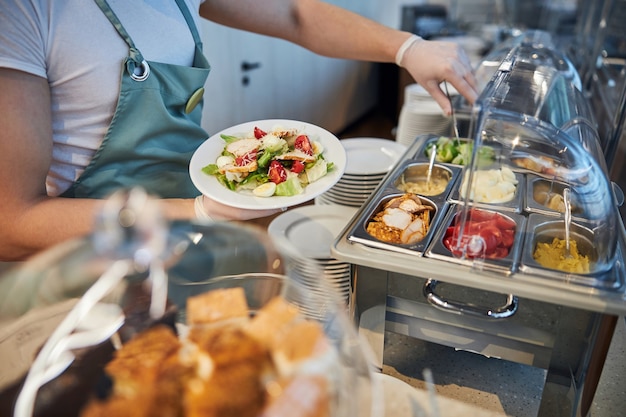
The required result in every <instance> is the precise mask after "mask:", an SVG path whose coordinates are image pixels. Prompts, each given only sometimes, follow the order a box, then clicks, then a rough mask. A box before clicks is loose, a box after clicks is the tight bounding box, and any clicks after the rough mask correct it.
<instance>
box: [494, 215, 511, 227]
mask: <svg viewBox="0 0 626 417" xmlns="http://www.w3.org/2000/svg"><path fill="white" fill-rule="evenodd" d="M496 224H497V226H498V228H500V229H501V230H507V229H513V230H515V226H516V225H515V221H513V220H512V219H509V218H508V217H506V216H503V215H501V214H498V216H497V217H496Z"/></svg>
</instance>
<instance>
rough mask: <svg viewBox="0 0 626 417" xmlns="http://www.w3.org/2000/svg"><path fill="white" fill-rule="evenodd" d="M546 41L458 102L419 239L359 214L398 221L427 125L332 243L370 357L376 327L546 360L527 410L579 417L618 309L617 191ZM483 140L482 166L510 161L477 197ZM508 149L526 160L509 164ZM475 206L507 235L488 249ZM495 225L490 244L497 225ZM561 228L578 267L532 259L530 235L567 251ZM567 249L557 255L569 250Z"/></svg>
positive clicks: (567, 70)
mask: <svg viewBox="0 0 626 417" xmlns="http://www.w3.org/2000/svg"><path fill="white" fill-rule="evenodd" d="M544 40H545V39H543V38H542V36H537V34H530V35H529V36H527V37H525V38H522V39H521V40H519V41H517V43H515V44H514V45H513V46H512V47H511V49H510V51H508V50H507V51H508V52H506V53H504V55H505V56H499V57H497V61H498V62H499V63H498V65H497V66H492V67H491V68H487V70H488V71H491V72H493V73H494V74H493V76H492V77H491V80H490V81H489V83H488V85H487V86H486V87H485V90H484V91H483V93H482V95H481V97H479V100H478V102H477V104H476V105H475V106H474V107H473V109H472V110H470V112H469V118H470V119H471V120H470V128H469V129H468V133H467V135H468V136H467V137H468V138H469V142H470V143H472V144H473V146H474V148H473V150H472V151H471V152H470V154H469V156H471V158H468V159H467V160H466V161H464V163H463V164H462V165H463V166H462V167H461V172H460V173H459V172H456V168H455V166H458V165H455V164H453V163H450V162H442V161H437V162H436V165H435V166H440V167H441V168H444V169H450V171H451V175H450V176H449V179H450V186H448V187H447V188H446V189H445V190H443V191H442V192H441V194H440V195H438V196H427V195H423V194H419V193H418V196H419V198H420V200H419V204H418V205H419V206H420V207H421V209H422V210H426V211H428V212H429V213H430V214H429V216H428V217H426V220H425V221H426V223H430V228H429V229H428V231H427V232H425V233H424V236H423V238H422V239H421V240H419V239H418V240H417V241H415V242H414V241H412V240H410V239H409V240H407V241H405V240H401V241H397V240H396V241H391V240H386V239H387V237H388V236H386V235H385V233H388V234H389V230H390V229H389V228H388V227H387V226H385V225H382V226H381V225H380V224H379V225H376V226H374V227H373V228H371V229H370V223H376V222H380V221H383V222H384V221H385V220H384V219H383V220H381V219H382V217H381V216H382V215H384V214H388V215H389V221H390V222H391V223H393V222H394V221H395V222H397V221H398V219H400V218H401V217H394V216H395V215H398V214H397V212H395V211H394V210H396V208H398V207H399V204H400V202H401V201H402V199H404V198H405V197H403V196H406V195H407V194H406V193H405V191H404V190H403V189H401V188H399V185H400V184H401V183H402V182H404V181H408V180H409V179H411V180H413V178H412V173H411V169H413V167H414V166H416V165H417V164H424V163H428V162H429V158H427V155H428V152H427V149H428V144H429V143H432V142H433V141H434V140H436V139H437V138H434V137H433V136H432V135H423V136H419V137H417V138H416V140H415V142H414V143H413V145H412V146H410V147H409V149H408V150H407V152H406V153H405V154H404V155H403V157H402V158H401V159H400V161H398V163H397V164H396V166H395V167H394V168H393V169H392V170H391V171H390V172H389V174H388V175H387V176H386V178H385V179H384V180H383V181H382V182H381V185H380V186H379V187H378V189H377V190H376V191H375V192H374V193H373V194H372V195H371V196H370V198H369V199H368V200H367V201H366V202H365V203H364V205H363V206H362V207H361V209H360V210H359V211H358V212H357V213H356V215H355V216H354V217H353V219H352V221H351V222H350V224H348V226H347V227H346V228H345V229H344V230H343V232H342V233H341V234H340V235H339V237H338V238H337V240H336V241H335V242H334V244H333V247H332V248H331V252H332V255H333V256H334V257H335V258H337V259H339V260H342V261H346V262H350V263H352V264H353V265H354V267H353V271H354V272H353V281H354V282H353V285H354V286H353V288H354V294H353V300H352V304H351V305H352V310H353V315H354V319H355V321H356V323H357V324H358V325H359V329H360V331H361V333H362V334H364V335H365V336H366V338H367V339H368V340H369V341H370V344H371V345H372V348H373V350H374V352H375V353H376V362H377V363H376V364H377V365H378V366H379V367H382V364H383V359H382V358H383V352H384V334H385V332H386V331H389V332H395V333H400V334H404V335H408V336H411V337H414V338H418V339H421V340H425V341H429V342H435V343H439V344H442V345H446V346H451V347H454V348H455V349H460V350H466V351H471V352H476V353H479V354H483V355H486V356H488V357H496V358H501V359H505V360H509V361H514V362H518V363H522V364H526V365H531V366H535V367H538V368H542V369H545V370H547V374H546V380H545V385H544V389H543V395H542V400H541V404H540V408H539V414H540V415H541V416H551V417H554V416H578V415H581V413H582V415H584V413H586V412H587V410H588V407H589V402H590V398H592V397H593V393H594V391H595V382H597V377H598V376H597V372H596V370H597V369H596V368H600V369H601V367H602V364H603V360H604V357H603V353H604V348H605V347H604V343H605V342H606V339H607V337H606V333H608V334H609V340H610V331H611V323H613V325H614V320H615V316H623V315H625V314H626V283H625V277H626V270H625V265H624V253H625V251H626V230H625V228H624V224H623V222H622V220H621V217H620V216H619V214H618V206H619V204H621V203H622V200H623V195H622V193H621V190H620V189H619V188H618V187H617V186H615V184H613V183H611V182H610V181H609V180H608V173H607V170H606V166H605V164H604V158H603V156H602V152H601V151H600V146H599V140H598V136H597V132H596V131H595V130H594V127H593V126H594V125H595V123H594V121H593V116H591V112H590V111H589V108H588V107H587V103H586V100H585V99H584V98H583V97H582V94H581V93H580V90H578V88H579V87H578V85H579V83H577V82H576V81H577V80H576V74H575V73H572V72H571V66H568V65H565V66H562V65H561V64H562V62H561V61H562V59H561V58H559V59H555V57H558V56H561V55H559V54H558V51H554V50H550V51H547V52H550V53H547V52H546V50H547V49H550V45H549V44H547V43H546V42H544ZM492 58H493V57H491V58H489V59H492ZM494 59H495V58H494ZM487 64H489V65H493V62H487ZM483 150H489V151H490V152H489V153H490V154H491V155H492V157H493V158H492V160H490V161H489V162H488V163H487V165H488V168H490V169H494V170H496V171H498V170H501V172H500V174H502V175H504V171H505V170H507V172H509V171H511V173H507V176H508V177H510V180H511V181H512V183H514V184H515V191H514V194H512V195H511V196H510V198H508V199H506V200H502V201H497V202H489V201H487V202H484V201H481V200H480V197H479V196H480V195H481V194H480V192H479V191H480V190H479V189H478V187H477V186H476V183H475V182H473V180H472V178H478V171H481V170H483V168H484V167H483V166H481V161H480V156H479V155H480V154H481V151H483ZM520 156H521V157H522V159H524V160H525V161H526V162H529V161H530V162H532V163H531V164H528V163H523V164H518V163H517V162H516V160H517V159H518V158H519V157H520ZM482 162H483V163H484V161H482ZM546 162H547V164H546ZM414 177H415V178H417V177H416V176H414ZM540 181H545V182H547V183H548V187H549V188H548V191H549V192H550V193H552V192H554V193H556V194H559V196H562V197H563V198H565V199H566V200H567V201H566V205H567V208H568V209H567V210H565V211H566V214H567V215H564V214H563V213H562V212H561V211H560V210H556V209H547V208H545V207H540V206H541V205H540V204H536V203H537V201H533V191H534V187H535V186H536V185H537V184H539V182H540ZM462 183H463V184H465V185H461V184H462ZM472 186H473V187H475V188H472V189H470V188H469V187H472ZM559 187H560V188H559ZM565 188H567V189H568V191H567V193H566V192H564V191H563V189H565ZM462 190H465V191H464V192H463V193H462ZM557 190H558V191H557ZM468 191H469V192H468ZM570 192H571V195H572V199H571V200H570V195H569V193H570ZM566 194H567V197H566ZM391 200H394V202H393V203H391ZM574 203H575V204H574ZM388 204H391V205H388ZM424 206H427V207H426V208H424ZM574 206H576V209H574ZM389 207H391V208H390V209H389ZM388 209H389V210H391V211H386V210H388ZM481 211H482V213H483V214H485V213H487V214H488V215H489V216H497V217H490V220H493V221H496V220H494V219H500V220H503V222H504V223H506V224H507V225H508V226H503V227H504V228H505V229H507V231H506V234H507V236H508V238H507V239H506V240H507V241H508V242H507V245H505V247H504V248H501V247H500V246H498V248H495V249H494V247H493V245H492V247H491V250H494V251H496V252H488V251H487V249H486V248H489V247H490V243H489V237H488V236H487V237H485V236H484V235H480V234H479V233H478V232H476V231H472V230H473V226H472V224H471V222H470V220H472V221H473V217H472V216H474V213H476V212H481ZM398 216H402V214H400V215H398ZM568 216H570V217H571V218H570V219H568ZM456 218H459V219H460V220H459V221H456ZM394 219H395V220H394ZM412 219H415V216H413V217H412ZM412 221H413V222H415V220H412ZM420 221H421V220H419V221H418V222H417V223H419V222H420ZM411 224H412V225H414V224H415V223H411ZM459 225H460V226H459ZM376 228H378V229H379V230H382V231H383V232H381V233H382V234H380V235H377V234H376V233H378V232H376ZM459 228H460V231H459V230H458V229H459ZM405 230H406V229H405ZM375 232H376V233H375ZM464 233H465V234H464ZM472 233H473V234H472ZM493 233H496V234H497V236H498V245H500V243H501V242H502V241H504V240H505V239H504V237H503V236H504V235H505V231H504V230H500V231H496V232H493ZM500 234H502V236H500ZM400 236H401V238H402V239H404V238H405V237H406V236H405V233H404V232H403V233H402V234H401V235H400ZM570 237H571V238H572V239H573V240H574V241H576V242H577V244H578V248H579V249H580V251H581V253H582V252H585V253H586V256H587V255H588V259H587V260H588V261H589V264H588V266H587V267H588V268H589V269H583V270H577V271H575V270H563V269H561V267H560V266H559V267H555V266H545V265H541V264H540V262H539V260H538V255H537V252H536V250H537V248H538V247H539V244H549V243H550V242H552V241H554V243H556V242H557V241H559V240H560V242H561V243H563V242H568V243H567V244H566V247H567V248H569V245H570V243H569V242H573V241H572V240H570ZM455 239H456V240H455ZM572 244H574V243H572ZM476 245H477V246H476ZM476 247H478V248H480V249H479V250H478V251H477V252H476V253H473V252H472V251H473V250H474V249H475V248H476ZM498 250H499V251H500V252H497V251H498ZM568 250H569V249H568ZM568 253H570V252H566V253H565V255H564V256H565V258H570V257H571V256H573V255H568ZM566 261H567V259H566ZM607 329H608V330H607ZM433 360H436V358H433Z"/></svg>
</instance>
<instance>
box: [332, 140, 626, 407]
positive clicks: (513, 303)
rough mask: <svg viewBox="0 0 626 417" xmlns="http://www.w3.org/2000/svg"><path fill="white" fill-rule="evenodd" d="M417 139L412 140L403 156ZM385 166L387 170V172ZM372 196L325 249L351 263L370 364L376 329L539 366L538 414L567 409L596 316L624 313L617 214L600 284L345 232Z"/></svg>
mask: <svg viewBox="0 0 626 417" xmlns="http://www.w3.org/2000/svg"><path fill="white" fill-rule="evenodd" d="M427 139H428V137H423V138H421V140H418V141H416V142H415V144H414V145H413V146H412V147H411V148H410V149H409V150H408V151H407V153H406V154H405V156H404V158H405V159H406V158H411V157H412V156H413V155H415V153H416V151H417V150H418V149H421V148H422V147H423V144H424V141H426V140H427ZM401 165H402V162H400V163H399V164H398V166H401ZM394 175H397V170H396V171H392V172H390V173H389V175H388V177H387V179H390V178H392V177H394ZM377 198H378V197H377V194H376V193H375V194H373V195H372V197H371V198H370V200H368V202H366V203H365V205H364V206H363V209H362V210H361V211H360V212H359V213H357V214H356V215H355V217H354V218H353V219H352V221H351V222H350V224H348V226H347V227H346V228H345V229H344V231H343V232H342V233H341V234H340V235H339V238H338V239H337V240H336V242H335V244H334V246H333V247H332V253H333V256H334V257H336V258H337V259H340V260H343V261H346V262H350V263H352V264H353V281H354V282H353V288H354V293H353V300H352V302H351V305H352V308H353V315H354V318H355V322H356V323H357V325H358V326H359V330H360V332H361V333H362V334H363V335H364V336H365V338H366V339H367V340H368V341H369V342H370V345H371V347H372V350H373V351H374V352H375V354H376V365H377V366H379V367H381V368H382V364H383V359H382V358H383V352H384V332H385V331H390V332H395V333H399V334H404V335H407V336H411V337H415V338H418V339H421V340H425V341H428V342H434V343H439V344H442V345H446V346H451V347H454V348H456V349H461V350H466V351H471V352H476V353H478V354H482V355H486V356H488V357H494V358H501V359H505V360H510V361H514V362H517V363H522V364H526V365H531V366H535V367H539V368H542V369H546V370H547V376H546V383H545V386H544V393H543V397H542V401H541V406H540V415H541V416H575V415H577V414H576V413H577V412H580V406H581V401H582V393H583V390H584V388H585V386H584V385H585V380H586V377H587V376H588V373H589V366H590V364H591V363H592V361H593V360H594V359H593V358H594V350H595V348H596V345H597V343H598V342H599V340H598V338H599V332H600V331H601V327H602V323H603V321H604V320H605V318H606V317H607V315H608V316H612V315H620V316H623V315H625V314H626V293H625V291H626V285H625V283H624V277H625V274H624V261H623V257H622V255H621V254H622V253H623V251H624V250H625V248H626V231H625V229H624V225H623V223H622V222H621V221H620V224H619V233H618V243H619V245H618V256H617V258H616V261H615V264H614V266H613V270H614V271H615V273H616V275H615V277H616V278H615V279H616V281H615V285H614V286H613V287H611V288H602V287H593V286H588V285H580V284H577V283H572V282H571V281H568V280H567V279H563V280H560V279H559V280H555V279H550V278H546V277H545V276H542V275H536V274H532V273H525V272H519V271H518V272H515V273H512V274H503V273H502V272H501V271H489V270H485V269H483V270H480V269H475V268H473V267H471V266H468V265H464V264H461V263H456V262H452V261H450V260H444V259H437V258H430V257H427V256H422V255H420V254H417V255H416V254H411V253H408V252H407V251H392V250H388V249H384V248H379V247H374V246H368V245H366V244H363V243H358V242H354V241H351V240H350V239H349V237H350V234H351V232H352V231H353V230H354V228H355V227H356V226H357V225H358V224H359V222H361V220H362V218H363V214H364V213H366V212H367V210H368V207H369V206H372V205H374V206H375V205H376V204H374V203H375V202H376V199H377ZM433 360H436V358H433ZM600 365H601V364H600Z"/></svg>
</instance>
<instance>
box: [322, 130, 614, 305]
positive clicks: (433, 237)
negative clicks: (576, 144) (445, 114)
mask: <svg viewBox="0 0 626 417" xmlns="http://www.w3.org/2000/svg"><path fill="white" fill-rule="evenodd" d="M438 137H439V136H435V135H422V136H419V137H418V138H417V139H416V140H415V142H414V143H413V144H412V145H411V146H410V147H409V149H408V150H407V152H405V154H404V156H403V157H402V158H401V160H400V161H398V163H397V165H396V167H395V168H393V169H392V171H391V172H390V173H389V174H388V175H387V176H386V177H385V178H384V179H383V181H382V182H381V183H380V185H379V188H377V190H376V191H375V192H374V193H373V194H372V195H371V196H370V198H369V199H368V200H367V201H366V203H365V204H364V205H363V206H362V207H361V209H360V210H359V211H358V212H357V214H356V215H355V216H354V217H353V221H352V222H351V223H350V224H349V225H347V227H346V229H345V230H344V234H343V235H340V236H339V237H338V241H337V242H336V243H335V246H334V247H333V248H332V249H331V250H332V252H333V254H334V256H336V257H337V258H338V259H342V260H347V261H350V262H352V263H356V264H363V265H367V266H372V267H377V265H379V266H382V267H385V268H387V269H389V270H394V271H397V272H402V271H406V273H411V271H415V268H416V267H417V266H416V265H419V267H417V268H418V269H419V270H422V271H423V273H429V271H430V274H431V275H432V276H433V278H436V279H442V280H444V281H446V280H448V281H451V282H457V283H459V284H462V285H468V286H475V287H482V285H481V283H480V282H482V281H481V280H484V278H485V277H487V276H492V277H494V278H495V279H496V281H492V282H491V285H492V287H493V288H494V289H497V288H499V287H500V286H501V285H502V282H504V281H502V282H500V281H498V277H499V278H502V277H508V278H509V279H513V280H514V281H515V282H516V283H517V284H516V286H514V287H515V288H521V289H522V290H520V291H518V292H519V295H524V294H526V295H528V294H532V296H531V297H532V298H542V297H544V296H545V297H546V299H549V297H550V296H551V297H552V299H554V298H557V299H559V300H560V299H561V298H563V297H564V294H569V295H568V297H570V298H569V299H568V303H569V302H570V301H571V300H575V299H576V296H573V295H572V293H573V294H574V295H579V294H581V295H582V296H583V297H584V296H585V295H589V294H590V293H589V291H590V290H591V291H592V293H597V292H598V291H602V292H605V293H609V294H610V295H611V297H614V296H619V294H620V291H621V292H623V291H624V290H625V289H626V282H624V275H626V271H625V265H624V262H623V260H622V256H623V254H624V248H623V246H624V245H625V244H626V243H625V242H626V235H625V233H626V231H624V230H622V229H623V223H622V222H621V221H620V223H619V226H620V233H619V236H620V241H619V244H618V246H619V247H620V248H621V249H619V250H617V251H616V253H615V262H614V267H613V268H612V269H611V270H609V271H603V272H602V273H601V274H591V275H589V276H575V275H573V274H568V273H562V272H559V271H555V270H550V269H545V268H542V267H540V266H539V265H538V264H537V263H536V262H535V261H534V260H533V259H532V253H533V246H532V245H533V244H534V242H535V240H534V238H533V233H535V231H534V229H533V227H535V225H536V223H535V221H533V222H530V221H529V219H532V218H533V217H532V216H535V215H540V214H539V213H535V212H534V209H532V210H531V209H528V207H527V199H526V194H527V192H528V191H527V190H528V187H529V181H531V180H532V179H534V178H535V177H536V175H532V174H530V173H529V172H522V171H520V170H515V169H513V168H514V167H511V169H512V170H513V171H514V172H515V173H516V174H517V175H519V176H520V179H521V183H520V184H518V193H517V194H518V195H519V200H518V199H517V198H516V199H515V202H516V203H515V204H519V208H518V209H516V208H515V207H514V204H510V205H508V206H503V205H486V206H485V207H478V206H474V207H476V208H481V209H486V210H492V211H496V212H498V213H500V214H503V215H505V216H508V217H510V218H512V219H514V220H515V221H516V223H517V225H518V227H517V229H516V243H515V247H514V248H512V250H511V253H510V255H509V256H507V257H506V258H505V259H501V260H491V259H489V260H487V259H486V260H484V261H482V262H477V261H472V260H469V261H468V260H463V259H459V258H457V257H454V256H453V255H452V253H451V252H450V251H449V250H448V249H447V248H445V246H443V244H442V242H441V239H442V237H443V236H444V234H445V229H446V228H447V225H448V224H449V222H450V221H451V216H453V215H454V214H455V212H457V208H458V207H459V206H462V205H463V202H462V201H461V202H460V204H459V203H456V202H455V201H456V199H455V198H454V196H455V193H458V187H460V183H461V179H462V178H461V177H462V175H463V172H464V170H463V167H460V166H456V165H452V164H446V163H442V164H441V165H444V166H446V167H449V168H451V169H454V170H455V171H456V172H457V176H456V181H455V182H454V183H453V184H452V183H451V184H449V186H450V187H451V188H450V189H449V192H448V195H447V197H445V199H443V198H441V199H439V198H438V199H432V198H428V199H431V200H433V203H434V204H436V205H437V208H438V212H437V214H436V216H435V217H434V218H433V219H432V223H431V228H430V230H429V233H428V236H427V237H426V238H425V239H424V240H423V241H422V242H419V244H416V245H413V246H406V245H396V244H391V243H386V242H382V241H379V240H377V239H375V238H374V237H372V236H371V235H369V234H368V233H367V232H366V231H365V226H366V224H367V221H368V220H369V219H370V218H371V217H372V216H373V215H374V214H375V213H376V211H377V209H378V208H380V206H381V204H382V203H381V202H382V200H383V199H384V198H387V197H390V196H396V195H401V194H402V192H399V191H398V190H397V189H396V188H395V186H394V185H393V184H394V181H395V180H396V179H397V178H398V176H399V175H400V173H401V172H402V171H403V170H404V169H405V168H406V167H407V166H409V165H410V164H414V163H424V162H425V161H427V159H426V158H425V157H424V156H423V150H424V148H425V146H426V144H427V143H428V142H429V141H432V140H436V139H437V138H438ZM540 178H541V177H540ZM542 214H544V215H545V217H546V219H547V220H551V221H562V217H561V218H559V215H561V213H559V212H554V213H550V214H545V213H542ZM574 214H575V215H576V213H574ZM580 221H582V219H579V218H578V217H576V216H573V222H574V223H579V222H580ZM342 239H345V241H346V242H347V244H348V245H347V246H346V245H343V244H342V242H341V241H342ZM355 244H356V245H355ZM365 247H368V248H370V249H369V250H365ZM344 250H347V251H348V253H346V252H344ZM378 250H384V251H385V252H380V253H377V252H376V251H378ZM371 251H374V252H371ZM392 253H395V254H397V255H392ZM418 259H419V260H418ZM356 260H358V261H356ZM415 262H419V263H418V264H416V263H415ZM405 264H406V265H405ZM485 274H488V275H485ZM470 277H473V278H470ZM479 277H480V278H479ZM475 279H479V282H477V281H475ZM521 283H523V284H521ZM520 285H521V286H520ZM525 285H529V287H525ZM518 286H519V287H518ZM545 286H547V287H548V288H551V289H555V288H557V289H560V290H562V289H564V288H566V289H567V290H568V291H564V292H559V291H557V292H555V293H552V292H550V291H546V292H545V293H541V294H539V293H537V289H538V288H542V287H545ZM514 287H508V286H503V287H501V288H500V291H501V292H503V293H505V292H506V293H509V292H511V291H515V290H514ZM523 288H526V290H527V291H524V290H523ZM624 298H626V296H625V297H624ZM620 300H623V298H620ZM579 301H583V300H580V299H579ZM561 302H562V300H561ZM583 302H587V304H590V305H593V308H594V309H596V310H598V309H600V310H601V309H603V308H604V309H606V308H607V306H606V304H605V303H604V302H601V303H600V305H598V301H597V300H589V299H585V300H584V301H583ZM619 309H621V307H620V308H619Z"/></svg>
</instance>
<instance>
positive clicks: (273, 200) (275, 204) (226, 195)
mask: <svg viewBox="0 0 626 417" xmlns="http://www.w3.org/2000/svg"><path fill="white" fill-rule="evenodd" d="M276 125H280V126H284V127H286V128H295V129H297V130H298V131H300V132H302V133H306V134H307V135H309V137H310V138H311V140H315V141H318V142H320V143H321V144H322V146H323V147H324V153H323V155H324V158H325V159H326V161H328V162H332V163H333V164H334V168H333V170H332V171H331V172H329V173H328V174H326V175H325V176H324V177H322V178H320V179H319V180H317V181H315V182H314V183H312V184H309V185H307V186H306V187H305V188H304V192H303V193H302V194H298V195H294V196H289V197H283V196H272V197H257V196H255V195H253V194H252V191H232V190H229V189H228V188H226V187H224V186H223V185H222V184H220V183H219V182H218V181H217V178H216V177H214V176H212V175H207V174H205V173H204V172H202V168H203V167H205V166H206V165H208V164H214V163H215V161H216V160H217V157H218V156H219V155H220V154H221V153H222V150H223V149H224V140H223V139H222V138H221V137H220V135H222V134H225V135H233V136H242V135H245V134H248V133H250V132H251V131H252V130H253V129H254V127H255V126H257V127H259V128H260V129H263V130H266V131H268V130H271V129H272V128H273V127H274V126H276ZM345 168H346V152H345V149H344V147H343V146H341V143H340V141H339V139H338V138H337V137H336V136H335V135H333V134H332V133H330V132H329V131H327V130H325V129H323V128H321V127H319V126H315V125H312V124H310V123H306V122H300V121H295V120H286V119H267V120H256V121H252V122H246V123H242V124H239V125H236V126H232V127H229V128H227V129H224V130H222V131H221V132H218V133H216V134H215V135H213V136H211V137H210V138H208V139H207V140H206V141H205V142H204V143H202V145H200V146H199V147H198V149H197V150H196V152H194V154H193V156H192V157H191V162H190V163H189V175H190V176H191V181H192V182H193V183H194V185H195V186H196V188H198V190H200V192H201V193H202V194H204V195H205V196H207V197H209V198H211V199H213V200H215V201H217V202H219V203H222V204H226V205H228V206H232V207H237V208H242V209H277V208H284V207H291V206H295V205H298V204H301V203H304V202H307V201H309V200H312V199H314V198H315V197H317V196H318V195H320V194H322V193H323V192H324V191H326V190H328V189H329V188H330V187H332V186H333V185H334V184H335V183H336V182H337V181H339V179H340V178H341V176H342V175H343V173H344V171H345Z"/></svg>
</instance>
